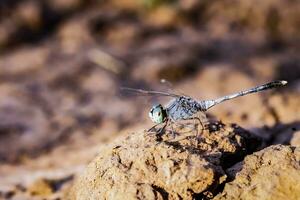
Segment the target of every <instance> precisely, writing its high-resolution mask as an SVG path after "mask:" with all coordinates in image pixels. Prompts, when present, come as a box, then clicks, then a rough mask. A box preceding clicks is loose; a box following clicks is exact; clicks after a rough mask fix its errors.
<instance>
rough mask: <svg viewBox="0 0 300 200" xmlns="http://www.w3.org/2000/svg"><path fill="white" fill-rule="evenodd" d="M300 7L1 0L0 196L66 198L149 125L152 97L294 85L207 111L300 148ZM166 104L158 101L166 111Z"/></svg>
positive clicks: (203, 0) (288, 3) (210, 0)
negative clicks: (79, 176)
mask: <svg viewBox="0 0 300 200" xmlns="http://www.w3.org/2000/svg"><path fill="white" fill-rule="evenodd" d="M299 55H300V3H299V1H297V0H264V1H261V0H252V1H238V0H229V1H214V0H110V1H104V0H1V1H0V199H1V198H3V199H33V198H34V199H40V198H43V199H45V197H47V198H48V199H55V198H56V199H58V198H60V197H61V196H62V193H63V192H64V191H65V188H67V187H68V185H69V184H70V183H71V182H72V180H73V177H74V174H76V173H78V172H80V171H82V170H83V169H84V167H85V165H86V164H87V163H88V162H89V161H91V159H92V158H93V157H94V156H95V155H96V154H97V152H98V151H99V149H100V148H101V146H103V145H104V144H105V143H108V142H110V141H112V140H113V139H114V138H115V137H117V136H121V135H126V134H130V132H133V131H141V130H144V129H147V128H149V127H150V126H151V125H152V123H151V122H150V120H149V119H148V118H147V117H148V114H147V113H148V110H149V109H150V108H151V106H152V104H153V103H154V101H153V99H152V98H145V97H138V96H131V95H127V94H122V91H121V90H120V87H124V86H125V87H133V88H143V89H155V90H163V91H167V90H168V89H170V88H169V87H166V85H164V84H161V83H160V80H161V79H166V80H168V81H170V82H171V83H172V85H173V86H172V88H173V89H174V90H176V91H181V92H183V93H184V94H187V95H190V96H192V97H194V98H197V99H208V98H215V97H219V96H221V95H224V94H228V93H232V92H235V91H239V90H241V89H245V88H249V87H252V86H255V85H257V84H262V83H265V82H268V81H272V80H276V79H284V80H287V81H288V82H289V84H288V85H287V87H284V88H281V89H276V90H273V91H268V92H264V93H261V94H255V95H251V96H248V97H243V98H240V99H236V100H233V101H230V102H227V103H224V104H222V105H219V106H216V107H214V108H213V109H211V110H210V111H209V112H208V113H209V115H210V116H213V117H214V118H216V119H219V120H222V121H223V122H232V123H237V124H239V125H241V126H243V127H245V128H247V129H249V130H251V131H252V132H253V134H256V135H259V136H261V137H262V138H264V139H265V145H266V146H268V145H271V144H278V143H281V144H289V143H293V142H295V141H296V140H300V133H299V131H298V130H299V128H300V101H299V97H300V56H299ZM167 100H168V99H160V100H159V101H161V102H166V101H167Z"/></svg>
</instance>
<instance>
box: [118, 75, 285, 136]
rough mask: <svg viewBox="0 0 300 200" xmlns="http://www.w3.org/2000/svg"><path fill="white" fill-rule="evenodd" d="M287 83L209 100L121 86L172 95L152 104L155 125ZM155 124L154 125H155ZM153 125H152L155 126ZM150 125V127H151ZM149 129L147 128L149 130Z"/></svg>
mask: <svg viewBox="0 0 300 200" xmlns="http://www.w3.org/2000/svg"><path fill="white" fill-rule="evenodd" d="M286 84H287V81H285V80H277V81H272V82H269V83H265V84H262V85H258V86H256V87H253V88H250V89H246V90H242V91H239V92H236V93H233V94H229V95H225V96H222V97H220V98H216V99H211V100H196V99H194V98H192V97H190V96H186V95H179V94H174V93H169V92H162V91H155V90H143V89H135V88H128V87H122V88H121V89H123V90H128V91H131V92H135V93H139V94H141V95H152V96H167V97H172V100H170V101H169V102H168V103H167V104H166V105H165V106H163V105H161V104H156V105H154V106H153V107H152V108H151V110H150V112H149V117H150V119H151V120H152V122H154V123H155V124H156V125H158V124H162V123H165V122H167V123H166V125H167V124H168V123H169V122H177V121H180V120H189V119H195V117H194V116H195V114H196V113H198V112H206V111H207V110H208V109H210V108H212V107H214V106H216V105H218V104H220V103H222V102H225V101H228V100H231V99H234V98H238V97H242V96H245V95H248V94H251V93H257V92H260V91H263V90H268V89H273V88H278V87H281V86H284V85H286ZM197 120H198V121H199V122H200V123H201V126H202V128H203V129H204V126H203V123H202V121H201V119H199V118H198V119H197ZM156 125H155V126H156ZM155 126H154V127H155ZM154 127H152V128H151V129H153V128H154ZM151 129H149V130H151Z"/></svg>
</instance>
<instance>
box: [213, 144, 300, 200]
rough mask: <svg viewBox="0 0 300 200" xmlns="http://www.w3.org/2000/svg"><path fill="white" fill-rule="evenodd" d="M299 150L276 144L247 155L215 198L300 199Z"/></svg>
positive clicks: (234, 168) (232, 171) (235, 167)
mask: <svg viewBox="0 0 300 200" xmlns="http://www.w3.org/2000/svg"><path fill="white" fill-rule="evenodd" d="M299 150H300V149H299V147H293V146H284V145H273V146H270V147H268V148H265V149H263V150H261V151H259V152H256V153H254V154H252V155H249V156H247V157H246V158H245V160H244V161H243V162H242V163H238V164H236V165H237V166H234V167H233V169H228V170H230V171H231V172H230V173H231V174H233V175H234V176H235V177H234V180H233V181H232V182H229V183H227V184H226V186H225V189H224V191H223V192H222V194H219V195H218V196H217V197H215V198H214V199H299V198H300V193H299V191H300V185H299V180H300V174H299V169H300V164H299V163H300V162H299V161H300V151H299ZM236 169H238V170H236ZM262 177H263V178H262Z"/></svg>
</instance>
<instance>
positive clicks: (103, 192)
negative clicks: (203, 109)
mask: <svg viewBox="0 0 300 200" xmlns="http://www.w3.org/2000/svg"><path fill="white" fill-rule="evenodd" d="M209 128H210V129H215V130H214V131H213V130H210V131H208V130H206V131H204V132H202V133H201V136H200V137H199V139H198V142H196V138H195V131H183V130H182V129H181V130H180V134H178V135H177V136H176V137H175V138H174V137H173V136H172V134H170V133H166V134H163V135H162V136H159V135H158V134H154V133H152V132H143V133H132V134H131V135H130V136H128V137H126V138H121V139H119V140H116V141H115V143H113V144H111V145H109V146H107V147H105V148H103V149H102V151H100V153H99V155H98V156H97V157H96V158H95V159H94V161H92V162H91V163H90V164H89V165H88V167H87V169H86V170H85V172H84V173H83V174H82V175H81V176H80V177H79V178H78V179H77V180H76V181H75V183H74V186H73V188H72V189H71V191H70V195H69V198H71V199H124V198H126V199H165V198H167V199H192V198H194V197H195V196H199V197H202V196H210V195H212V194H213V192H214V190H215V188H216V187H217V186H218V185H219V184H220V183H222V182H223V181H224V180H225V179H226V175H225V173H224V170H223V166H226V165H232V164H233V163H232V158H233V157H235V160H236V159H240V158H241V155H243V153H244V152H245V150H246V151H247V150H248V151H249V150H250V148H248V147H249V146H248V145H247V142H248V141H251V143H252V145H254V146H256V145H257V144H258V143H257V141H256V142H255V141H254V140H251V138H252V137H250V135H249V133H248V132H246V131H244V130H243V129H241V128H239V127H236V126H229V125H226V126H225V125H222V124H220V123H216V124H210V126H209ZM178 130H179V129H176V132H179V131H178ZM252 139H253V138H252ZM254 146H252V147H254ZM223 160H226V163H224V162H223Z"/></svg>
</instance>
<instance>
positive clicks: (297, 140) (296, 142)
mask: <svg viewBox="0 0 300 200" xmlns="http://www.w3.org/2000/svg"><path fill="white" fill-rule="evenodd" d="M291 145H292V146H300V131H296V132H295V133H294V134H293V136H292V138H291Z"/></svg>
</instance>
